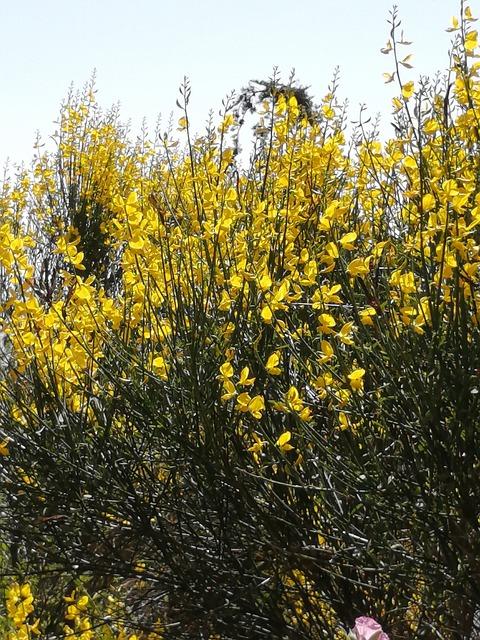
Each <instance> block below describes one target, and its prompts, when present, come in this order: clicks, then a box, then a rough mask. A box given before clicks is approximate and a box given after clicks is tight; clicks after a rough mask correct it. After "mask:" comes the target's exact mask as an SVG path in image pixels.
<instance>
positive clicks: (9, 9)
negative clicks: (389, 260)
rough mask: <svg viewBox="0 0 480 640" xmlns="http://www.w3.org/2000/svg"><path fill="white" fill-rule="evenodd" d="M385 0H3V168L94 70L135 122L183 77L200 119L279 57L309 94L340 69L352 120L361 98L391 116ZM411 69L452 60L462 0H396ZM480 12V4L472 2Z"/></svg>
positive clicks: (102, 88)
mask: <svg viewBox="0 0 480 640" xmlns="http://www.w3.org/2000/svg"><path fill="white" fill-rule="evenodd" d="M392 4H393V3H392V2H391V1H390V0H343V2H341V1H340V0H336V1H331V0H296V2H295V3H294V2H293V1H292V0H289V1H288V2H287V0H262V1H261V2H259V1H255V0H236V1H231V0H230V1H225V0H223V1H222V0H199V1H197V2H195V1H194V0H183V1H182V2H178V1H176V0H169V1H166V0H135V1H131V0H77V1H76V2H73V1H71V0H16V1H14V0H0V61H1V62H0V64H1V65H2V67H1V71H2V73H1V83H2V84H1V86H2V91H1V96H2V98H1V100H0V166H3V164H4V162H5V160H6V158H7V156H9V157H10V159H11V161H13V162H20V161H26V162H29V161H30V159H31V157H32V144H33V141H34V138H35V132H36V130H39V131H40V133H41V135H42V137H43V138H44V139H48V136H49V135H50V134H51V133H52V132H53V130H54V129H55V125H54V124H53V121H54V120H55V119H56V117H57V115H58V112H59V106H60V103H61V101H62V99H63V98H64V96H65V95H66V93H67V91H68V88H69V86H70V84H71V83H73V84H74V85H75V87H76V88H81V87H82V86H83V84H84V83H85V82H86V81H87V80H88V79H89V77H90V76H91V74H92V71H93V70H94V69H96V71H97V88H98V94H97V95H98V100H99V102H100V103H101V104H102V105H103V106H105V107H109V106H110V105H111V104H112V103H114V102H117V101H120V103H121V112H122V115H123V117H124V119H125V120H127V119H131V121H132V128H133V131H134V132H135V131H136V130H138V128H139V125H140V122H141V120H142V118H143V117H145V118H146V119H147V122H148V123H149V125H151V128H153V126H154V124H155V120H156V116H157V115H158V114H159V113H162V115H163V119H164V120H165V121H167V120H168V118H169V115H170V112H171V111H172V110H173V111H175V109H176V108H175V100H176V98H177V95H178V94H177V91H178V86H179V84H180V83H181V81H182V78H183V76H184V75H187V76H188V77H189V78H190V81H191V85H192V101H191V117H192V120H193V123H194V126H195V127H198V128H200V127H201V125H202V123H203V122H204V121H205V120H206V118H207V116H208V111H209V109H210V108H212V109H214V110H215V111H218V109H219V108H220V106H221V101H222V98H223V97H225V95H226V94H227V93H228V92H230V91H231V90H232V89H238V88H240V87H242V86H243V85H245V84H246V83H247V82H248V80H250V79H252V78H266V77H268V76H269V75H270V74H271V72H272V68H273V66H274V65H277V66H278V67H279V68H280V70H281V71H282V74H283V76H284V77H285V78H287V76H288V74H289V72H290V70H291V69H292V67H294V68H295V70H296V75H297V77H298V78H299V80H300V81H301V83H302V84H304V85H310V86H311V89H310V91H311V93H312V94H313V95H314V96H315V97H317V98H320V97H321V96H323V95H324V94H325V93H326V91H327V86H328V84H329V81H330V80H331V77H332V74H333V70H334V68H335V66H336V65H339V66H340V73H341V76H340V77H341V85H340V91H339V95H340V96H341V97H342V98H347V97H348V99H349V102H350V109H349V113H350V117H351V119H355V117H356V116H357V114H358V105H359V103H361V102H365V103H366V104H367V105H368V106H369V110H370V112H371V113H372V114H375V113H376V112H381V113H382V114H383V116H384V119H385V120H386V121H389V114H390V101H391V98H392V96H393V95H394V93H395V90H394V88H393V85H386V86H385V85H384V84H383V79H382V72H384V71H389V70H390V66H391V61H390V59H389V58H387V56H384V55H382V54H381V53H380V52H379V49H380V48H381V47H382V46H384V44H385V42H386V40H387V39H388V29H389V27H388V25H387V23H386V19H387V17H388V12H389V10H390V9H391V7H392ZM397 4H398V7H399V13H400V17H401V18H402V27H403V28H404V30H405V35H406V36H407V37H408V39H409V40H413V45H412V47H411V48H410V49H411V51H412V52H413V53H414V58H413V63H414V65H415V69H414V71H411V72H406V76H405V77H406V79H410V78H414V77H415V76H416V75H417V74H419V73H422V74H433V73H434V72H435V71H436V70H440V69H442V70H443V69H444V68H445V66H446V65H447V63H448V55H447V51H448V48H449V42H450V39H451V34H447V33H446V32H445V29H446V28H447V27H448V26H449V24H450V19H451V16H452V15H458V13H459V6H460V2H459V0H398V2H397ZM470 5H471V8H472V12H473V14H474V15H479V14H480V1H479V0H472V1H471V3H470Z"/></svg>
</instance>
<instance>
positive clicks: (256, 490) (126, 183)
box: [0, 5, 480, 640]
mask: <svg viewBox="0 0 480 640" xmlns="http://www.w3.org/2000/svg"><path fill="white" fill-rule="evenodd" d="M472 22H473V18H472V16H471V13H470V10H469V9H468V8H466V7H463V5H462V15H461V18H460V19H459V20H458V21H457V20H454V22H453V27H452V32H453V33H454V35H455V38H456V39H455V41H454V46H453V50H452V57H451V60H452V64H451V69H450V70H449V72H448V74H447V76H445V78H443V79H437V80H435V81H429V80H427V79H422V80H421V82H420V83H419V84H418V85H417V86H414V83H413V81H405V80H404V78H403V75H402V74H403V73H408V69H409V68H410V66H411V65H410V62H409V56H408V55H407V56H406V57H405V56H403V55H401V54H400V51H401V50H402V49H401V48H402V47H405V46H407V45H408V44H409V43H406V42H405V41H404V40H403V36H402V38H401V39H399V37H398V19H397V17H396V14H395V13H393V14H392V19H391V27H392V28H391V39H390V41H389V43H388V44H387V46H386V48H385V49H384V52H385V53H386V54H389V55H390V58H389V60H391V61H392V62H393V69H392V72H393V73H392V75H391V76H389V74H387V76H388V77H387V79H390V77H391V78H394V79H397V81H398V82H399V86H400V93H399V95H398V97H396V98H394V100H393V105H394V130H395V136H394V137H393V138H392V139H390V140H388V141H387V142H385V143H382V142H381V141H379V139H378V132H377V131H376V130H375V129H367V128H365V126H364V125H363V124H362V122H360V123H359V124H358V127H357V129H356V130H355V131H354V132H353V134H351V135H350V136H349V138H347V136H346V133H345V128H346V116H345V110H344V107H343V106H342V105H340V104H338V102H337V96H336V93H337V92H336V86H335V84H334V85H333V86H332V87H331V90H330V91H329V93H328V94H327V95H326V96H325V97H324V98H323V100H322V101H321V104H320V105H316V106H314V105H313V104H312V102H311V100H310V99H309V98H308V96H307V95H306V92H305V91H304V90H300V89H299V88H298V87H295V86H294V84H292V83H290V84H288V85H281V83H280V82H279V80H278V78H277V77H273V79H272V81H271V82H269V83H264V85H263V89H262V91H258V92H257V94H255V92H254V91H253V90H252V91H251V93H250V95H249V96H248V95H247V94H244V100H243V102H242V100H241V99H240V100H239V99H238V97H237V98H235V97H232V99H231V100H228V101H226V103H225V105H224V111H223V113H222V118H221V122H220V124H219V125H218V126H214V125H213V124H212V125H211V126H209V127H208V129H207V131H206V133H205V135H204V136H202V137H199V138H196V139H194V138H193V137H192V132H191V129H190V126H189V120H188V99H189V87H188V84H187V83H185V85H184V86H183V88H182V92H181V95H182V99H181V102H179V104H180V107H181V109H182V110H183V113H182V117H181V118H180V120H179V126H178V130H177V132H172V131H170V132H169V133H168V134H165V135H162V136H161V137H157V138H156V140H155V142H154V143H151V142H149V141H148V140H147V138H146V137H143V138H142V139H139V140H137V142H136V143H131V142H130V141H129V137H128V132H127V130H126V129H125V128H124V127H123V126H122V124H121V121H120V118H119V114H118V113H117V111H116V110H112V111H110V112H107V113H104V112H102V111H101V109H100V108H99V106H98V104H97V102H96V100H95V96H94V91H93V87H92V86H89V87H87V89H86V90H85V92H84V93H83V94H82V95H80V96H74V95H72V96H70V97H69V99H68V101H67V102H66V104H65V105H64V107H63V109H62V112H61V118H60V121H59V128H58V132H57V134H56V143H57V144H56V151H55V153H41V151H40V150H39V153H38V156H37V158H36V159H35V162H34V164H33V167H32V169H31V170H28V171H22V172H20V173H19V174H18V175H17V176H16V177H15V178H6V179H5V180H4V182H3V185H2V188H1V189H2V190H1V193H0V303H1V308H0V318H1V323H2V333H3V342H2V344H3V347H2V377H1V381H0V384H1V394H0V435H1V439H3V443H2V444H1V446H0V454H1V458H0V463H1V466H0V473H1V479H2V489H1V493H0V500H1V505H2V516H1V520H0V527H1V530H2V538H3V541H4V544H3V559H2V565H1V567H2V569H1V571H2V574H3V576H4V578H3V580H4V587H5V602H6V610H5V615H4V622H3V623H1V624H3V625H4V626H3V631H4V634H5V635H6V637H8V638H9V639H11V640H14V639H15V640H20V639H22V640H23V639H24V638H28V637H30V635H31V634H35V633H39V632H40V633H41V634H42V635H41V637H45V638H55V637H60V636H61V635H63V634H67V635H72V637H76V638H80V639H81V640H93V639H111V640H113V639H116V640H127V639H130V640H133V639H134V638H137V639H138V640H140V639H147V638H148V639H153V638H158V639H159V638H164V639H165V640H167V639H170V638H205V639H207V638H209V639H210V640H214V639H222V640H228V639H231V640H241V639H242V638H244V639H261V638H295V639H299V640H300V639H304V640H307V639H309V640H312V639H313V640H314V639H323V638H345V637H346V630H347V629H348V627H349V626H352V623H353V620H354V618H355V617H356V616H359V615H363V614H365V615H372V616H374V617H375V618H378V619H379V620H380V621H381V623H382V625H383V628H384V629H385V630H386V631H387V632H388V633H389V635H390V637H391V638H395V639H397V638H398V639H400V638H434V637H438V638H448V639H450V638H452V639H454V638H463V637H469V635H470V633H471V632H472V630H473V626H474V615H475V612H476V609H477V606H478V605H479V604H480V587H479V585H480V580H479V577H480V561H479V558H480V531H479V528H480V524H479V522H480V520H479V516H480V512H479V505H478V495H479V493H480V451H479V446H478V445H479V442H478V439H479V428H480V410H479V409H480V407H479V398H480V395H479V391H480V341H479V326H478V324H479V320H480V286H479V277H480V276H479V266H480V153H479V151H480V145H479V143H480V138H479V135H480V134H479V131H480V124H479V117H480V80H479V78H478V74H477V72H478V69H479V68H480V63H479V62H477V61H476V52H477V51H478V48H477V44H478V43H477V33H476V31H475V30H474V29H473V26H472ZM405 69H406V70H405ZM245 95H247V99H248V100H247V99H246V98H245ZM259 96H260V101H259V102H258V104H257V103H256V102H255V100H256V99H257V98H258V97H259ZM299 97H300V98H301V99H299ZM245 100H247V102H245ZM245 104H246V105H247V106H245ZM247 108H248V109H252V110H253V111H254V112H255V114H256V116H255V117H256V118H257V121H256V126H255V129H254V133H253V148H252V153H251V161H250V163H248V164H247V166H245V163H242V162H241V161H240V160H239V155H238V142H239V130H240V127H241V126H242V122H243V115H244V113H245V112H246V111H247ZM1 439H0V442H1Z"/></svg>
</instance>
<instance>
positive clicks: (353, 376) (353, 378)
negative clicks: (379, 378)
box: [347, 369, 366, 391]
mask: <svg viewBox="0 0 480 640" xmlns="http://www.w3.org/2000/svg"><path fill="white" fill-rule="evenodd" d="M365 373H366V372H365V369H354V370H353V371H352V372H351V373H349V374H348V376H347V377H348V379H349V381H350V386H351V387H352V389H353V390H354V391H361V390H362V389H363V378H364V376H365Z"/></svg>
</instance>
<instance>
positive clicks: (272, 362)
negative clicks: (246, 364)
mask: <svg viewBox="0 0 480 640" xmlns="http://www.w3.org/2000/svg"><path fill="white" fill-rule="evenodd" d="M279 362H280V352H279V351H274V353H272V355H271V356H269V358H268V360H267V362H266V364H265V369H266V370H267V372H268V373H269V374H270V375H271V376H279V375H280V374H281V373H282V370H281V369H280V368H279V367H278V363H279Z"/></svg>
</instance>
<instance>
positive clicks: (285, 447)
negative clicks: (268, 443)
mask: <svg viewBox="0 0 480 640" xmlns="http://www.w3.org/2000/svg"><path fill="white" fill-rule="evenodd" d="M291 438H292V434H291V432H290V431H285V432H284V433H282V435H281V436H280V437H279V438H278V440H277V442H276V443H275V444H276V445H277V447H278V448H279V449H280V451H282V452H283V453H286V452H287V451H291V450H292V449H293V448H294V447H293V446H292V445H291V444H289V442H290V440H291Z"/></svg>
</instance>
